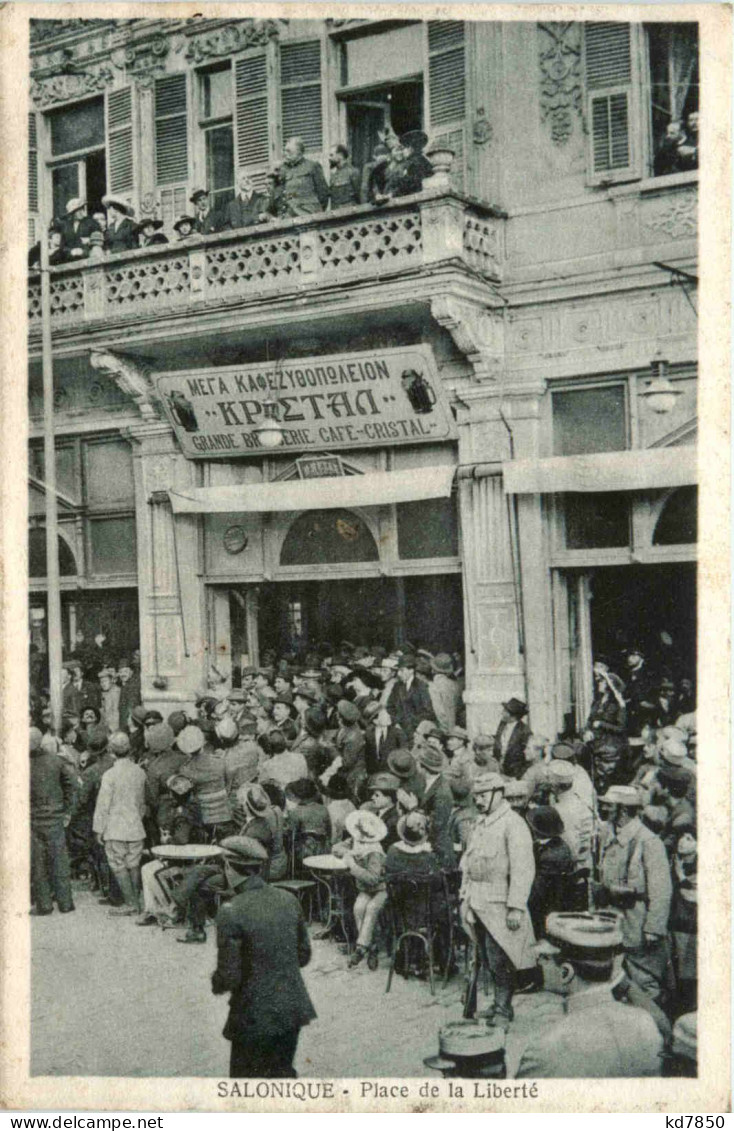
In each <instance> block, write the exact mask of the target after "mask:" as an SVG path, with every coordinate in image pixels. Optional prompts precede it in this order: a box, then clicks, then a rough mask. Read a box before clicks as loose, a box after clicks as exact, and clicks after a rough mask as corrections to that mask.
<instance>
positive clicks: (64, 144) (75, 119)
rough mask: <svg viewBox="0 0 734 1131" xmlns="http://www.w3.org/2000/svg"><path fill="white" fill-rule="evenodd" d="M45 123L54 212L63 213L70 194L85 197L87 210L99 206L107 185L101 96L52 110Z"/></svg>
mask: <svg viewBox="0 0 734 1131" xmlns="http://www.w3.org/2000/svg"><path fill="white" fill-rule="evenodd" d="M48 125H49V141H50V145H49V154H50V157H49V162H48V164H49V169H50V173H51V196H52V201H53V214H54V216H59V217H62V216H64V214H65V212H66V205H67V203H68V201H69V200H70V199H71V198H72V197H74V196H76V197H82V198H83V199H85V200H86V201H87V202H88V205H89V209H90V211H94V209H95V208H99V207H101V203H102V197H103V196H104V195H105V192H106V189H107V160H106V154H105V148H106V141H107V138H106V132H105V104H104V98H103V97H101V98H92V99H90V100H89V101H87V102H76V103H74V104H73V105H72V106H65V107H64V108H63V109H60V110H52V111H51V112H50V113H49V114H48Z"/></svg>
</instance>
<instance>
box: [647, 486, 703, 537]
mask: <svg viewBox="0 0 734 1131" xmlns="http://www.w3.org/2000/svg"><path fill="white" fill-rule="evenodd" d="M697 541H698V489H697V488H696V487H681V488H679V490H677V491H674V492H673V494H672V495H671V496H670V498H669V499H668V501H667V502H666V504H665V506H664V507H663V509H662V511H661V514H660V517H659V519H658V521H657V524H656V526H655V533H654V534H653V538H652V544H653V546H688V545H691V544H692V543H695V542H697Z"/></svg>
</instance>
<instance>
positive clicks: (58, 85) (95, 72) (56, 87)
mask: <svg viewBox="0 0 734 1131" xmlns="http://www.w3.org/2000/svg"><path fill="white" fill-rule="evenodd" d="M112 78H113V71H112V68H111V67H109V66H107V65H106V64H104V65H103V66H100V67H95V68H94V69H91V68H90V69H89V70H84V71H73V72H71V73H69V74H59V75H51V76H50V77H49V78H44V79H38V80H33V81H31V100H32V101H33V104H34V105H35V106H37V107H38V108H39V109H41V110H43V109H44V108H45V107H46V106H50V105H52V104H53V103H54V102H71V101H72V100H73V99H77V98H84V96H85V95H88V94H99V93H100V91H103V90H104V89H105V87H107V86H109V84H110V83H111V82H112Z"/></svg>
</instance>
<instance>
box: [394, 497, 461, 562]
mask: <svg viewBox="0 0 734 1131" xmlns="http://www.w3.org/2000/svg"><path fill="white" fill-rule="evenodd" d="M396 511H397V521H398V555H399V556H400V557H401V558H403V559H405V560H412V559H415V558H455V557H456V556H457V555H458V553H459V530H458V524H457V519H456V506H455V503H454V500H453V499H452V498H448V499H423V500H421V501H420V502H414V503H398V505H397V507H396Z"/></svg>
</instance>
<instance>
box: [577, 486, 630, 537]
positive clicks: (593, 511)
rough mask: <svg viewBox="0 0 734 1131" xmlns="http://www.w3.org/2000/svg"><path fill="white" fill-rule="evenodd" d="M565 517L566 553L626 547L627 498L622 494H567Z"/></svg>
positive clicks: (627, 527)
mask: <svg viewBox="0 0 734 1131" xmlns="http://www.w3.org/2000/svg"><path fill="white" fill-rule="evenodd" d="M564 514H565V520H566V548H567V549H569V550H601V549H617V548H622V547H625V546H629V541H630V508H629V496H628V495H626V494H625V493H624V492H605V493H603V494H569V495H566V496H565V498H564Z"/></svg>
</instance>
